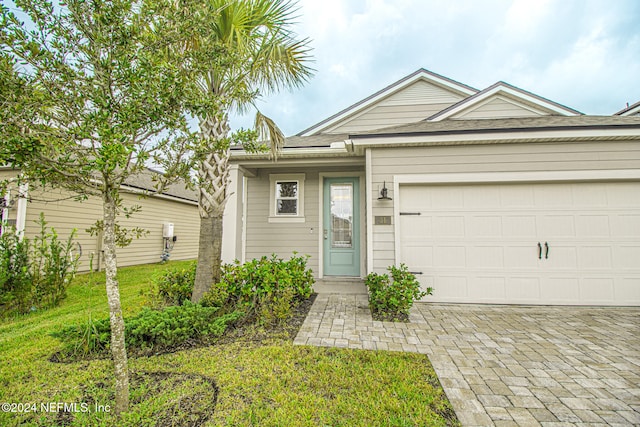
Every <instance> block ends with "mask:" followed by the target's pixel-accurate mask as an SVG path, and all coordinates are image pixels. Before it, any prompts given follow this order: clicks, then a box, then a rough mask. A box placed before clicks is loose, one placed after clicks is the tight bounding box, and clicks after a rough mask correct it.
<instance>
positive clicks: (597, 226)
mask: <svg viewBox="0 0 640 427" xmlns="http://www.w3.org/2000/svg"><path fill="white" fill-rule="evenodd" d="M576 234H577V235H579V236H584V237H610V236H611V228H610V227H609V216H608V215H578V216H577V217H576Z"/></svg>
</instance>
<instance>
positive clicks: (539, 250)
mask: <svg viewBox="0 0 640 427" xmlns="http://www.w3.org/2000/svg"><path fill="white" fill-rule="evenodd" d="M538 259H542V245H541V244H540V242H538Z"/></svg>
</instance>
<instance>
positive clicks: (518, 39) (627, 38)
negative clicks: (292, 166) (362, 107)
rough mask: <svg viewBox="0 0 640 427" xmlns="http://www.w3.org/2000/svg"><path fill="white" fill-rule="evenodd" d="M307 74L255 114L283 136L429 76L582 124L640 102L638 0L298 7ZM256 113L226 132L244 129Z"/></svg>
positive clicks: (361, 1) (398, 1) (391, 1)
mask: <svg viewBox="0 0 640 427" xmlns="http://www.w3.org/2000/svg"><path fill="white" fill-rule="evenodd" d="M297 5H298V8H299V10H298V18H297V23H296V25H295V27H294V30H295V31H296V33H297V34H298V36H299V37H300V38H306V37H308V38H309V39H310V46H311V47H312V48H313V51H312V52H311V54H312V55H313V58H314V61H313V63H312V64H311V66H312V67H313V68H314V69H315V74H314V76H313V77H312V78H311V79H310V80H309V82H307V83H306V84H305V85H304V86H303V87H302V88H298V89H295V90H293V91H288V90H285V91H282V92H280V93H278V94H270V95H267V96H263V97H262V99H261V100H260V101H259V102H258V103H257V104H256V105H257V107H258V108H259V109H260V111H261V112H262V113H263V114H265V115H267V116H269V117H271V118H272V119H274V120H275V122H276V123H277V124H278V126H279V127H280V128H281V129H282V131H283V132H284V134H285V135H287V136H290V135H294V134H297V133H298V132H301V131H302V130H304V129H306V128H308V127H310V126H312V125H314V124H316V123H318V122H320V121H322V120H324V119H325V118H327V117H329V116H331V115H333V114H335V113H337V112H338V111H340V110H342V109H344V108H346V107H348V106H350V105H352V104H354V103H356V102H358V101H360V100H361V99H363V98H365V97H367V96H369V95H371V94H373V93H374V92H377V91H378V90H380V89H382V88H384V87H386V86H387V85H389V84H391V83H394V82H396V81H397V80H400V79H401V78H403V77H405V76H407V75H409V74H411V73H413V72H414V71H416V70H418V69H420V68H425V69H427V70H429V71H432V72H434V73H437V74H440V75H443V76H445V77H448V78H451V79H453V80H456V81H458V82H461V83H464V84H467V85H469V86H472V87H474V88H476V89H479V90H482V89H485V88H486V87H488V86H490V85H492V84H493V83H495V82H497V81H505V82H507V83H509V84H512V85H514V86H517V87H519V88H521V89H525V90H527V91H530V92H533V93H535V94H536V95H539V96H542V97H545V98H548V99H550V100H552V101H555V102H558V103H560V104H563V105H566V106H568V107H571V108H574V109H576V110H578V111H580V112H582V113H585V114H594V115H609V114H613V113H615V112H617V111H619V110H621V109H623V108H624V107H625V106H626V103H629V104H633V103H635V102H638V101H640V1H639V0H300V1H298V3H297ZM253 117H254V115H253V113H251V112H250V113H248V114H246V115H244V116H239V115H236V114H233V115H232V116H231V117H230V119H231V126H232V128H233V129H237V128H239V127H245V128H246V127H251V126H252V123H253Z"/></svg>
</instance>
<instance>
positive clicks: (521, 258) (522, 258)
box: [504, 244, 539, 271]
mask: <svg viewBox="0 0 640 427" xmlns="http://www.w3.org/2000/svg"><path fill="white" fill-rule="evenodd" d="M538 261H539V260H538V248H537V247H536V246H535V244H530V245H521V246H513V245H512V246H509V247H508V248H507V249H506V250H505V254H504V264H505V266H508V267H510V268H511V269H514V270H515V271H518V270H521V269H526V270H532V269H534V268H538V264H539V262H538Z"/></svg>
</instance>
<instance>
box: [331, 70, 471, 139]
mask: <svg viewBox="0 0 640 427" xmlns="http://www.w3.org/2000/svg"><path fill="white" fill-rule="evenodd" d="M463 98H464V96H462V95H460V94H458V93H456V92H453V91H451V90H449V89H444V88H442V87H440V86H438V85H435V84H432V83H428V82H426V81H417V82H415V83H414V84H412V85H411V86H408V87H406V88H405V89H403V90H401V91H399V92H397V93H395V94H393V95H391V96H389V97H387V98H385V99H383V100H381V101H380V102H377V103H376V104H374V105H372V106H371V107H369V108H367V109H366V110H365V111H361V112H359V113H357V114H355V115H354V116H352V117H349V118H347V119H345V120H343V121H341V122H340V123H338V124H337V125H336V126H334V127H332V128H330V129H328V130H326V131H325V133H349V132H359V131H365V130H372V129H380V128H383V127H388V126H395V125H401V124H406V123H412V122H416V121H419V120H424V119H426V118H427V117H429V116H431V115H433V114H435V113H437V112H439V111H441V110H443V109H445V108H447V107H449V106H450V105H453V104H455V103H456V102H458V101H460V100H462V99H463Z"/></svg>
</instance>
